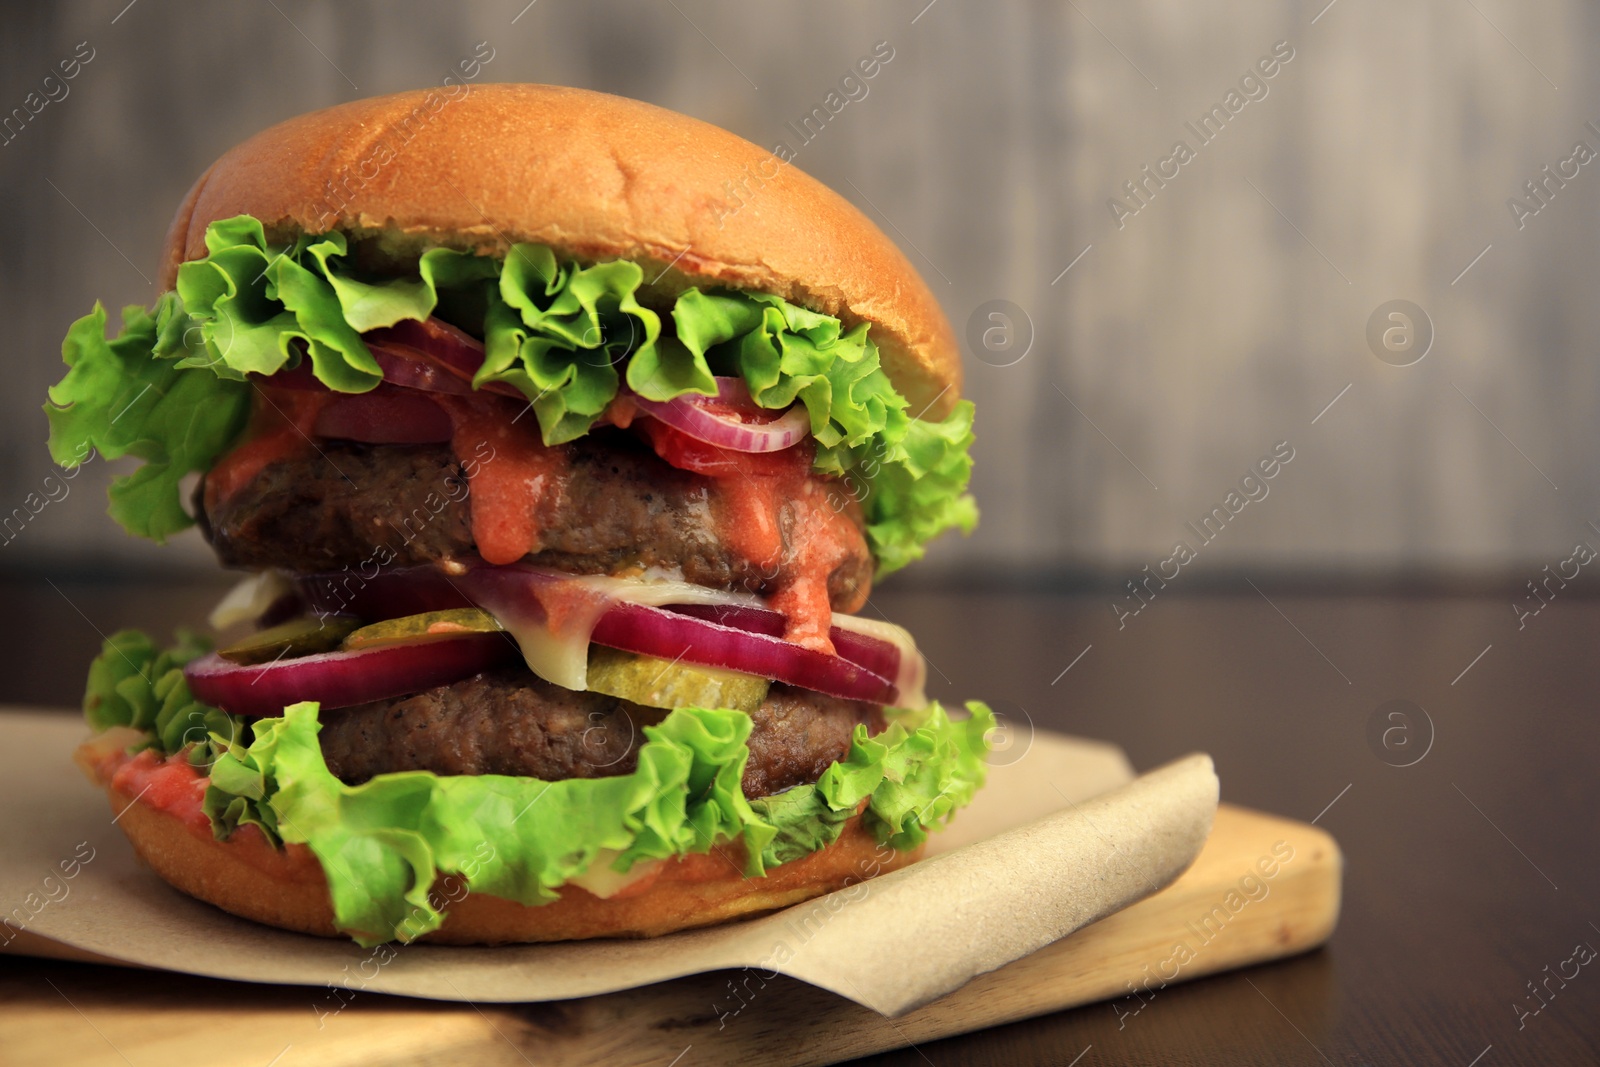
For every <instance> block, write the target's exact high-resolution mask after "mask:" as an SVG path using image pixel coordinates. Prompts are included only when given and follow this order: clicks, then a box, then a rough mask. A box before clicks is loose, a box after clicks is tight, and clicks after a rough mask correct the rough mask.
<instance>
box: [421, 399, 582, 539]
mask: <svg viewBox="0 0 1600 1067" xmlns="http://www.w3.org/2000/svg"><path fill="white" fill-rule="evenodd" d="M436 399H437V400H438V401H439V403H440V405H441V406H442V407H443V408H444V409H445V411H446V412H447V413H448V414H449V415H450V418H451V420H452V422H453V423H454V425H455V432H454V434H453V436H452V437H451V447H452V448H453V449H454V450H455V454H456V458H457V459H460V460H461V461H462V462H463V463H467V458H468V457H477V459H476V461H475V462H472V463H467V481H468V484H469V485H470V486H471V488H472V494H471V500H472V538H473V540H474V541H475V542H477V546H478V555H480V556H482V557H483V558H484V559H485V560H486V561H488V562H489V563H493V564H497V565H502V566H503V565H505V564H507V563H515V562H516V561H517V560H519V559H521V558H522V557H523V556H526V555H527V554H528V553H530V552H533V551H535V550H536V549H537V548H538V544H539V521H538V504H539V499H540V498H541V497H542V496H543V495H544V494H545V493H547V492H553V491H555V490H556V488H557V484H558V483H559V482H560V480H561V478H562V476H563V475H564V474H565V472H566V468H567V454H566V452H565V450H563V449H561V448H546V447H545V445H544V442H543V441H541V440H540V438H539V430H538V425H539V424H538V422H537V420H535V419H534V418H533V417H532V415H531V414H528V415H525V416H523V417H522V418H520V419H516V421H512V419H513V418H515V416H512V415H510V412H511V411H512V410H513V409H514V408H515V406H516V405H514V404H510V405H508V404H506V403H505V402H504V401H501V400H498V399H496V398H494V397H456V396H440V397H437V398H436ZM523 410H524V411H526V410H527V409H526V408H524V409H523Z"/></svg>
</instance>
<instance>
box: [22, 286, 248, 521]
mask: <svg viewBox="0 0 1600 1067" xmlns="http://www.w3.org/2000/svg"><path fill="white" fill-rule="evenodd" d="M182 314H183V313H182V309H181V306H180V305H179V302H178V299H177V297H176V296H174V295H173V294H171V293H167V294H164V295H163V296H162V297H161V299H160V300H159V301H157V303H156V309H155V314H154V315H151V313H150V312H148V311H146V310H144V309H143V308H140V307H128V308H125V309H123V312H122V332H121V333H120V334H119V335H118V336H117V337H116V338H115V339H114V340H110V341H108V340H107V339H106V312H105V308H103V307H101V306H100V305H99V304H96V305H95V306H94V310H93V311H91V312H90V313H89V314H87V315H85V316H84V317H83V318H81V319H79V320H78V321H77V322H74V323H73V324H72V326H71V327H70V328H69V329H68V330H67V337H66V340H65V341H63V342H62V344H61V358H62V360H63V361H64V362H65V363H66V364H67V366H68V367H69V368H71V369H70V370H68V371H67V374H66V377H64V378H62V379H61V381H59V382H57V383H56V384H55V385H53V386H51V388H50V399H49V402H48V403H46V404H45V406H44V411H45V415H46V417H47V418H48V419H49V420H50V456H51V458H52V459H54V460H55V461H56V462H57V463H59V464H60V465H62V466H63V467H76V466H79V465H81V464H83V463H85V462H87V461H88V459H89V456H90V455H91V451H98V452H99V453H100V454H101V455H103V456H105V457H106V458H107V459H118V458H120V457H122V456H137V457H138V458H139V459H142V460H144V465H143V466H141V467H140V468H139V469H138V470H136V471H134V472H133V473H132V474H125V475H120V476H118V477H117V478H116V479H115V480H114V481H113V482H112V483H111V490H110V497H111V509H110V510H111V517H112V518H114V519H116V520H117V522H119V523H121V524H122V526H123V528H124V529H126V530H127V531H128V532H129V533H132V534H136V535H139V536H141V537H148V538H150V539H152V540H154V541H156V542H162V541H165V540H166V539H167V538H168V537H169V536H171V535H172V534H174V533H177V532H178V531H180V530H183V529H186V528H188V527H189V526H192V525H193V524H194V520H193V519H191V518H190V517H189V514H188V512H186V511H184V510H183V503H182V500H181V494H180V491H179V483H180V481H181V480H182V479H183V477H184V476H185V475H187V474H189V473H191V472H194V471H204V470H207V469H208V468H210V467H211V465H212V464H213V463H214V462H215V461H216V459H217V457H219V456H221V455H222V453H223V452H225V451H226V450H227V449H228V447H229V446H230V445H231V444H232V443H233V442H234V440H235V439H236V438H237V437H238V436H239V434H240V432H241V431H242V430H243V429H244V427H245V423H246V422H247V421H248V419H249V416H250V387H249V385H248V384H247V383H245V382H243V381H230V380H227V379H225V378H219V377H218V376H217V375H215V374H212V373H210V372H208V371H204V370H196V369H190V368H188V367H187V366H186V365H185V363H184V360H182V359H181V358H177V356H176V355H166V356H158V355H156V354H155V353H154V351H153V350H154V348H155V346H156V343H157V339H158V337H160V336H165V337H171V336H176V337H178V338H180V339H181V338H182V336H183V333H184V329H185V327H184V325H183V322H182ZM178 350H179V351H182V349H181V340H180V342H179V349H178Z"/></svg>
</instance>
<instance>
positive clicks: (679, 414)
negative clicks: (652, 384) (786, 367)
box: [633, 378, 811, 452]
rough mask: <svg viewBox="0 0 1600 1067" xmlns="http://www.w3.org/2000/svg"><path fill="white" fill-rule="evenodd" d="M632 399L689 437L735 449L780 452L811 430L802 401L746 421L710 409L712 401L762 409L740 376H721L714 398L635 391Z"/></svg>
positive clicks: (800, 439) (648, 413)
mask: <svg viewBox="0 0 1600 1067" xmlns="http://www.w3.org/2000/svg"><path fill="white" fill-rule="evenodd" d="M633 401H634V403H636V404H638V405H639V410H640V411H643V412H644V413H645V414H647V415H652V416H654V417H655V418H658V419H660V420H661V421H662V422H664V423H666V424H667V425H668V426H671V427H672V428H673V429H675V430H678V431H679V432H681V433H683V434H685V435H686V436H689V437H692V438H694V439H695V440H696V441H703V442H705V443H706V444H708V445H716V446H717V447H718V448H726V449H729V450H731V451H734V452H781V451H782V450H783V449H785V448H790V447H792V446H794V445H796V444H798V443H799V442H800V441H802V440H804V439H805V437H806V435H807V434H809V433H810V432H811V416H810V415H809V414H808V413H807V412H806V407H805V405H804V404H800V403H796V404H793V405H791V406H790V408H789V409H788V410H787V411H785V412H784V413H783V414H782V415H779V416H778V417H777V418H775V419H772V420H770V421H766V422H745V421H743V420H741V419H739V418H737V417H736V416H732V415H719V414H716V413H715V412H712V411H709V410H707V405H708V404H709V403H711V402H713V401H716V402H720V403H723V404H730V405H736V406H739V407H741V408H747V409H751V410H755V411H760V410H762V409H760V408H756V407H755V403H754V401H753V400H752V399H751V397H750V390H749V388H748V387H746V385H745V384H744V381H743V380H742V379H739V378H718V379H717V395H716V396H715V397H704V396H696V395H694V394H686V395H684V396H679V397H674V398H673V399H671V400H665V401H663V400H646V399H645V398H644V397H642V396H639V395H638V394H634V397H633Z"/></svg>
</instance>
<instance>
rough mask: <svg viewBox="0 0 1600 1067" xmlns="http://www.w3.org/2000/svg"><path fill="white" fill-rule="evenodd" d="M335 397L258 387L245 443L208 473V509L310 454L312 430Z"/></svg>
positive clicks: (329, 394) (325, 394) (302, 391)
mask: <svg viewBox="0 0 1600 1067" xmlns="http://www.w3.org/2000/svg"><path fill="white" fill-rule="evenodd" d="M333 397H334V394H332V393H330V392H326V391H312V390H306V389H270V388H266V387H264V386H261V385H259V384H258V385H257V386H256V396H255V400H254V410H253V411H252V412H251V415H250V427H249V429H248V430H247V431H246V433H245V440H244V443H243V444H241V445H239V446H238V447H237V448H235V449H234V450H233V451H231V452H229V453H228V454H227V455H225V456H223V457H222V459H220V460H219V461H218V462H217V465H216V466H215V467H212V468H211V469H210V470H209V471H207V472H206V476H205V490H204V492H205V506H206V510H207V511H213V510H215V509H216V508H217V506H218V505H220V504H221V503H223V502H224V501H226V500H227V499H228V498H229V497H230V496H232V495H233V494H234V493H237V492H238V491H239V490H240V489H243V488H244V487H245V486H246V485H249V484H250V483H251V482H252V481H254V480H255V477H256V475H258V474H260V473H261V472H262V470H263V469H265V468H266V467H268V466H269V465H271V464H273V463H277V462H278V461H280V460H285V459H290V458H292V457H294V456H296V455H298V454H299V453H301V452H308V451H310V450H311V448H312V444H311V428H312V426H313V425H314V424H315V423H316V421H317V415H318V414H319V413H320V412H321V411H322V409H323V408H324V407H326V406H327V404H328V402H329V401H331V400H332V399H333Z"/></svg>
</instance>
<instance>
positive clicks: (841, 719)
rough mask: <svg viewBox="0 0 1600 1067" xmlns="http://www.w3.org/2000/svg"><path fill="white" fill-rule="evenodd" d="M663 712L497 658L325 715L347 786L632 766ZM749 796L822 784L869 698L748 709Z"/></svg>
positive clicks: (776, 689)
mask: <svg viewBox="0 0 1600 1067" xmlns="http://www.w3.org/2000/svg"><path fill="white" fill-rule="evenodd" d="M666 715H667V712H666V711H664V710H662V709H660V708H647V707H643V706H641V705H638V704H634V703H630V702H629V701H626V700H619V699H617V698H616V697H611V696H606V695H605V694H603V693H591V692H582V693H577V692H573V691H571V690H569V689H563V688H561V687H560V686H557V685H552V684H551V683H549V682H546V681H544V680H543V679H541V678H539V677H537V676H536V675H534V674H532V673H531V672H529V671H528V670H527V668H526V667H522V666H514V667H502V668H498V669H496V670H493V671H485V672H484V673H482V674H478V675H474V676H473V677H471V678H467V679H464V680H462V681H459V682H454V683H452V684H450V685H444V686H439V687H438V688H436V689H429V690H427V691H425V692H422V693H417V694H414V695H412V696H408V697H399V698H396V699H392V700H379V701H374V702H372V703H370V704H361V705H358V706H356V707H352V708H341V709H339V710H336V711H327V712H324V713H323V715H322V733H321V735H320V740H321V743H322V755H323V758H324V759H325V760H326V761H327V763H328V769H329V770H331V771H332V772H333V773H334V774H335V775H336V776H337V777H339V778H341V779H343V780H344V781H346V782H349V783H352V784H354V783H358V782H364V781H366V780H367V779H369V778H371V777H372V776H373V775H377V774H384V773H387V772H390V771H411V770H426V771H433V772H434V773H435V774H506V775H517V776H522V777H529V778H541V779H543V780H545V781H560V780H562V779H565V778H604V777H609V776H611V775H619V774H631V773H632V772H633V770H634V768H635V767H636V766H637V762H638V753H639V746H640V745H642V744H643V743H644V741H645V737H644V732H643V727H645V726H648V725H650V724H652V723H655V722H659V721H660V720H661V719H662V718H664V717H665V716H666ZM751 719H752V721H753V727H752V729H751V732H750V739H749V742H748V743H749V746H750V762H749V763H748V764H747V765H746V767H745V772H744V783H743V784H744V793H745V796H747V797H752V798H754V797H761V796H768V795H771V794H773V793H777V792H781V791H782V790H785V789H788V788H789V787H791V786H795V785H803V784H807V783H810V782H815V781H816V780H817V777H818V776H819V775H821V774H822V772H823V771H824V770H826V769H827V768H828V766H829V764H832V763H836V762H838V761H839V760H841V759H843V758H844V756H845V754H846V753H847V752H848V751H849V748H850V737H851V734H852V733H853V732H854V731H855V727H856V724H857V723H865V724H866V725H867V729H868V730H869V731H871V732H874V733H876V732H877V731H879V730H881V729H883V716H882V714H881V712H879V711H878V709H876V708H875V707H874V706H872V705H870V704H862V703H857V702H854V701H848V700H838V699H835V698H833V697H827V696H823V695H821V694H819V693H813V692H810V691H808V690H804V689H796V688H793V687H791V686H786V685H774V686H773V687H772V689H771V690H770V692H769V693H768V695H767V699H766V700H765V701H764V702H763V703H762V705H761V707H760V708H759V709H758V710H757V711H756V712H755V713H754V714H753V715H751Z"/></svg>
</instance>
